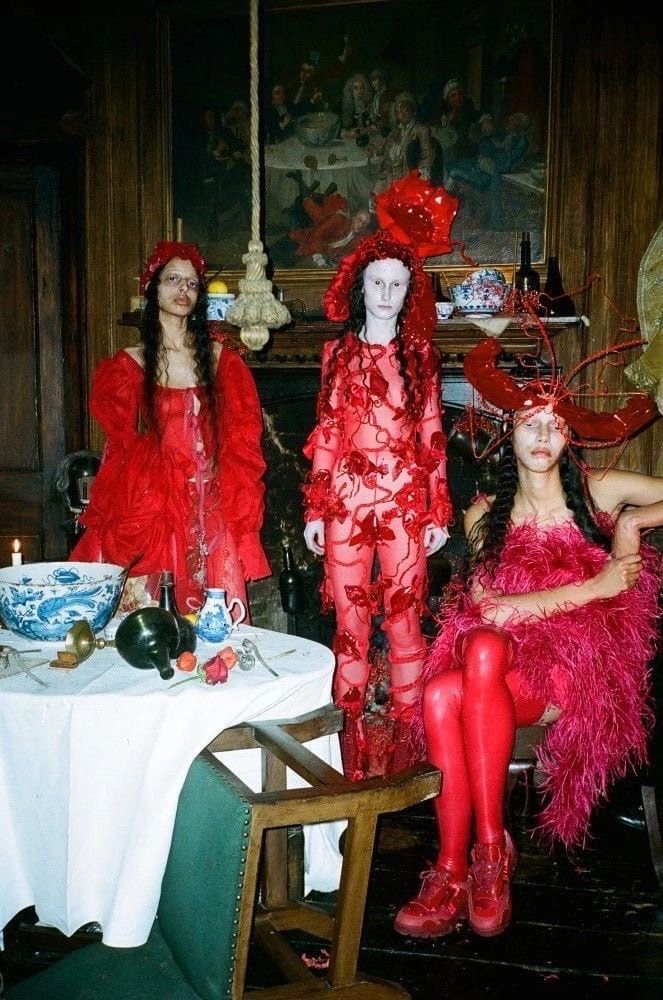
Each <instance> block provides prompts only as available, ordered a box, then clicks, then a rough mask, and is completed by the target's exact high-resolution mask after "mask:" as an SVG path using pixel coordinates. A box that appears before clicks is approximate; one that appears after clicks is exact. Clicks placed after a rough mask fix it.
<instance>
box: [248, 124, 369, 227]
mask: <svg viewBox="0 0 663 1000" xmlns="http://www.w3.org/2000/svg"><path fill="white" fill-rule="evenodd" d="M379 162H380V161H379V159H378V158H376V157H372V158H370V159H369V158H368V157H367V155H366V150H365V149H362V148H360V147H359V146H358V145H357V143H356V142H355V141H354V140H353V139H334V140H333V141H332V142H330V143H329V144H328V145H326V146H308V145H306V144H305V143H303V142H302V141H301V139H298V138H296V136H290V137H289V138H288V139H284V141H283V142H279V143H274V144H273V145H268V146H265V226H266V229H267V230H268V231H271V232H274V231H276V230H279V229H288V228H289V227H290V226H289V221H288V212H287V210H288V209H289V208H290V207H291V205H292V203H293V202H294V200H295V198H296V197H297V195H298V194H299V186H298V184H297V183H296V181H295V180H293V179H292V177H288V174H289V173H291V172H292V171H296V170H300V171H301V174H302V180H303V182H304V184H305V185H306V186H307V187H309V186H310V185H311V184H312V183H313V182H314V181H318V182H319V187H318V188H317V192H318V193H320V194H323V193H324V192H325V190H326V188H327V186H328V185H329V184H330V183H332V182H333V183H335V184H336V186H337V188H338V190H339V191H340V193H341V194H342V195H343V196H344V197H345V198H347V200H348V203H349V206H350V212H351V213H354V212H356V211H358V209H360V208H365V209H367V208H368V205H369V196H370V193H371V191H372V189H373V186H374V185H375V182H376V180H377V175H378V168H379Z"/></svg>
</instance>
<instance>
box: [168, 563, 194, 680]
mask: <svg viewBox="0 0 663 1000" xmlns="http://www.w3.org/2000/svg"><path fill="white" fill-rule="evenodd" d="M159 607H160V608H163V609H164V611H170V613H171V615H172V616H173V618H174V619H175V624H176V625H177V632H178V636H179V638H178V640H177V647H176V648H175V651H174V652H173V654H172V657H173V659H174V660H175V659H177V657H178V656H180V654H181V653H193V652H194V650H195V648H196V641H197V639H198V637H197V635H196V630H195V628H194V627H193V624H192V623H191V622H190V621H189V619H188V618H185V617H184V615H181V614H180V612H179V610H178V608H177V602H176V601H175V581H174V580H173V573H172V570H169V569H164V570H162V572H161V579H160V580H159Z"/></svg>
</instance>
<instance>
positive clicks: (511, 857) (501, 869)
mask: <svg viewBox="0 0 663 1000" xmlns="http://www.w3.org/2000/svg"><path fill="white" fill-rule="evenodd" d="M517 861H518V853H517V851H516V848H515V845H514V843H513V840H512V839H511V837H510V836H509V834H508V832H507V831H506V830H505V831H504V847H500V846H499V844H476V846H475V847H474V849H473V850H472V865H471V867H470V898H469V906H468V909H469V924H470V927H471V928H472V930H473V931H474V933H475V934H479V935H480V936H481V937H494V936H495V934H501V933H502V931H503V930H505V929H506V928H507V927H508V926H509V924H510V922H511V884H510V883H511V877H512V875H513V873H514V871H515V868H516V864H517Z"/></svg>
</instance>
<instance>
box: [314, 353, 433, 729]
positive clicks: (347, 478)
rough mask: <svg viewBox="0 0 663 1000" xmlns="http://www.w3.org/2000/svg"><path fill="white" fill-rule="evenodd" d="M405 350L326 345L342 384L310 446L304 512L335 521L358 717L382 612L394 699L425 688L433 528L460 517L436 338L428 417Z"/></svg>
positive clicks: (339, 599) (328, 592)
mask: <svg viewBox="0 0 663 1000" xmlns="http://www.w3.org/2000/svg"><path fill="white" fill-rule="evenodd" d="M397 351H398V347H397V344H396V342H395V341H392V342H391V343H389V344H387V345H371V344H366V343H364V342H363V341H361V340H359V338H357V337H356V336H355V335H354V334H349V335H347V336H346V337H343V338H342V339H341V340H340V341H334V342H331V343H328V344H326V345H325V349H324V353H323V361H322V379H323V382H325V381H326V380H327V379H328V378H331V382H332V385H331V393H330V395H329V401H328V403H325V404H324V405H322V406H321V407H320V409H319V413H318V423H317V425H316V427H315V428H314V430H313V431H312V433H311V434H310V435H309V438H308V440H307V442H306V444H305V446H304V453H305V455H306V456H307V457H308V458H311V459H312V460H313V467H312V470H311V473H310V474H309V477H308V479H307V483H306V485H305V486H304V500H305V517H306V520H314V519H316V520H317V519H322V520H324V522H325V557H324V571H325V578H324V582H323V598H324V600H325V603H326V604H327V605H331V604H333V606H334V608H335V611H336V627H337V631H336V637H335V652H336V656H337V672H336V677H335V684H334V695H335V699H336V701H337V703H338V704H340V705H342V706H343V707H344V708H346V709H347V710H348V711H349V712H350V714H351V716H353V717H354V718H357V717H358V716H359V715H360V714H361V713H362V712H363V709H364V701H365V697H366V688H367V683H368V677H369V660H368V645H369V635H370V631H371V627H372V625H371V623H372V617H373V615H375V614H383V615H384V619H383V624H382V627H383V629H384V631H385V633H386V635H387V637H388V639H389V648H390V653H389V660H390V663H391V682H392V683H391V693H392V698H393V705H394V711H395V712H396V713H397V714H398V713H402V712H403V710H406V709H410V708H413V706H414V704H415V703H416V701H417V700H418V697H419V678H420V674H421V668H422V664H423V658H424V641H423V639H422V635H421V630H420V618H421V614H422V611H423V609H424V600H425V598H426V596H427V572H426V553H425V550H424V547H423V532H424V528H425V526H426V525H427V524H430V523H434V524H436V525H437V526H439V527H445V526H446V524H447V522H448V521H449V520H450V517H451V505H450V502H449V497H448V493H447V483H446V458H445V443H446V442H445V437H444V434H443V431H442V415H441V408H440V385H439V375H438V374H437V372H436V370H435V365H434V359H433V348H432V347H430V345H429V346H428V348H427V350H424V351H423V352H422V355H421V359H420V360H421V368H422V372H423V371H426V372H427V373H428V377H427V378H426V380H425V383H424V385H425V388H424V408H423V413H422V416H421V419H420V420H415V419H413V418H412V416H411V414H410V413H409V412H408V410H407V404H406V399H405V394H404V388H403V380H402V377H401V374H400V370H399V363H398V356H397ZM376 556H377V563H378V564H379V569H378V570H377V576H375V577H374V576H373V564H374V559H375V557H376Z"/></svg>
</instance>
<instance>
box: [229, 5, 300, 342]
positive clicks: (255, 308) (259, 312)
mask: <svg viewBox="0 0 663 1000" xmlns="http://www.w3.org/2000/svg"><path fill="white" fill-rule="evenodd" d="M250 61H251V239H250V240H249V249H248V252H247V253H245V254H244V256H243V257H242V263H243V264H246V277H245V278H243V279H240V281H239V292H240V294H239V296H238V297H237V299H236V300H235V302H234V303H233V305H232V307H231V308H230V309H229V310H228V313H227V315H226V319H227V321H228V322H229V323H232V324H233V326H238V327H240V334H239V335H240V338H241V340H242V343H244V344H246V346H247V347H249V348H250V349H251V350H252V351H259V350H260V349H261V348H262V347H264V346H265V344H266V343H267V341H268V340H269V330H270V328H273V329H278V327H281V326H284V324H285V323H289V322H290V313H289V312H288V310H287V309H286V307H285V306H284V305H283V303H282V302H279V301H278V300H277V299H276V298H275V297H274V294H273V292H272V282H271V281H270V280H269V279H268V278H267V274H266V271H265V267H266V264H267V254H266V253H265V249H264V246H263V244H262V240H261V239H260V149H259V145H258V142H259V129H258V122H259V114H260V111H259V103H258V0H251V44H250Z"/></svg>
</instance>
